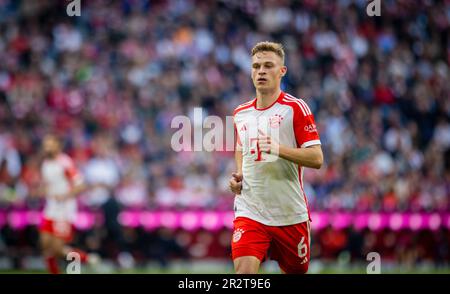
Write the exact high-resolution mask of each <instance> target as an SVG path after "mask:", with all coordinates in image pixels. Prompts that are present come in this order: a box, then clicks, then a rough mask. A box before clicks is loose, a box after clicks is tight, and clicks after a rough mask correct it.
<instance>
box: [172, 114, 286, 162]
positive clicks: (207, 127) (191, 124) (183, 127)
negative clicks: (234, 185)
mask: <svg viewBox="0 0 450 294" xmlns="http://www.w3.org/2000/svg"><path fill="white" fill-rule="evenodd" d="M203 113H204V110H203V109H202V108H200V107H196V108H194V111H193V115H191V117H188V116H185V115H178V116H175V117H174V118H173V119H172V121H171V125H170V126H171V128H172V129H177V130H176V131H175V132H174V133H173V135H172V138H171V142H170V143H171V147H172V149H173V150H174V151H175V152H180V151H206V152H213V151H234V150H235V146H236V140H240V139H239V138H238V137H237V136H236V132H235V131H236V130H235V127H236V129H239V130H240V131H241V132H243V133H245V134H246V136H244V140H246V142H245V144H242V145H243V148H244V150H243V151H244V152H245V151H249V152H250V153H252V154H253V153H255V150H256V152H259V150H258V149H259V146H258V144H257V138H258V137H260V136H270V137H271V139H272V140H274V141H276V142H278V141H279V127H280V124H281V123H282V122H283V120H284V118H283V117H282V116H281V115H279V114H275V115H273V116H271V117H270V118H267V117H265V116H261V117H249V118H248V119H247V120H246V121H245V122H244V123H241V124H239V125H236V126H235V125H234V122H233V116H227V117H226V118H225V120H223V119H222V118H220V117H218V116H215V115H210V116H205V117H204V116H203ZM243 143H244V142H243ZM245 148H248V150H245ZM274 157H276V155H272V156H270V157H269V156H268V157H267V158H266V161H271V160H272V159H274Z"/></svg>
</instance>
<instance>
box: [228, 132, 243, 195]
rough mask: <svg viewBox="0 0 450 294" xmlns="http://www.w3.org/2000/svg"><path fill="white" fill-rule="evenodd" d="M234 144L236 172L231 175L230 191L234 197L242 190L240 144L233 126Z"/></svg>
mask: <svg viewBox="0 0 450 294" xmlns="http://www.w3.org/2000/svg"><path fill="white" fill-rule="evenodd" d="M234 134H235V137H236V144H235V148H234V160H235V162H236V170H237V171H236V172H234V173H233V174H232V175H231V179H230V190H231V192H233V193H234V194H236V195H240V194H241V190H242V178H243V177H242V144H241V142H240V140H239V134H238V133H237V129H236V126H235V133H234Z"/></svg>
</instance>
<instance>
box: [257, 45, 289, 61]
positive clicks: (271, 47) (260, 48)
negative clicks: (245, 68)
mask: <svg viewBox="0 0 450 294" xmlns="http://www.w3.org/2000/svg"><path fill="white" fill-rule="evenodd" d="M262 51H271V52H274V53H275V54H276V55H278V56H279V57H280V58H281V60H282V61H283V64H284V49H283V45H281V44H280V43H275V42H269V41H264V42H259V43H258V44H256V45H255V47H253V49H252V56H254V55H255V54H256V53H258V52H262Z"/></svg>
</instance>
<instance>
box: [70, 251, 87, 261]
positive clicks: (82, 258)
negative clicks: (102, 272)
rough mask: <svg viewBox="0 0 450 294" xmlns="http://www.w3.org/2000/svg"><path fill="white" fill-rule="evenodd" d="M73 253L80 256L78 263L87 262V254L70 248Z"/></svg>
mask: <svg viewBox="0 0 450 294" xmlns="http://www.w3.org/2000/svg"><path fill="white" fill-rule="evenodd" d="M72 251H73V252H76V253H78V254H79V255H80V261H81V263H86V262H87V253H86V252H85V251H83V250H81V249H78V248H72Z"/></svg>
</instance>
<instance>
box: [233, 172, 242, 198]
mask: <svg viewBox="0 0 450 294" xmlns="http://www.w3.org/2000/svg"><path fill="white" fill-rule="evenodd" d="M242 179H243V177H242V173H233V174H232V175H231V179H230V190H231V192H233V193H234V194H236V195H240V194H241V190H242Z"/></svg>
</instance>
